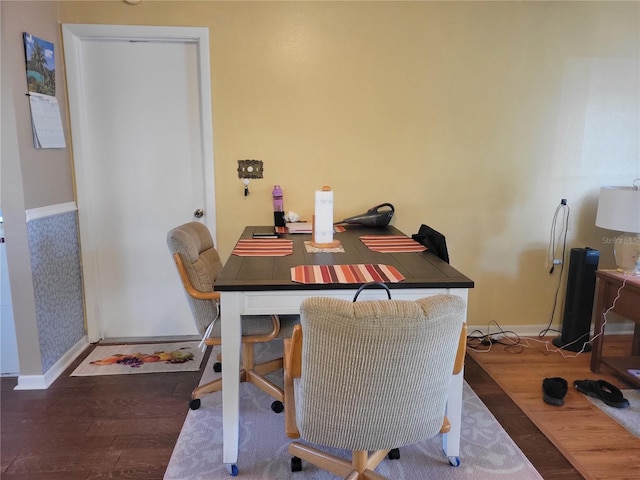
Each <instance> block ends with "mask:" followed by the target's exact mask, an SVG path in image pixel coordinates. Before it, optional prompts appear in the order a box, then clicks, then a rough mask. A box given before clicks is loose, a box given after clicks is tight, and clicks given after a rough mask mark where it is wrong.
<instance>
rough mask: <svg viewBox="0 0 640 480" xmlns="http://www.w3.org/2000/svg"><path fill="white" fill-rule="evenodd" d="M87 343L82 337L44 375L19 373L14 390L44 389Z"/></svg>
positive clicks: (85, 338)
mask: <svg viewBox="0 0 640 480" xmlns="http://www.w3.org/2000/svg"><path fill="white" fill-rule="evenodd" d="M89 345H90V343H89V342H88V341H87V337H86V336H84V337H82V338H81V339H80V340H79V341H78V342H77V343H76V344H75V345H74V346H73V347H71V349H69V350H68V351H67V353H65V354H64V355H63V356H62V357H60V360H58V361H57V362H56V363H55V364H54V365H53V366H52V367H51V368H50V369H49V370H47V372H46V373H45V374H44V375H20V376H19V377H18V384H17V385H16V387H15V388H14V390H46V389H47V388H49V386H50V385H51V384H52V383H53V382H54V381H55V380H56V378H58V377H59V376H60V375H61V374H62V373H63V372H64V371H65V370H66V369H67V367H68V366H69V365H71V363H72V362H73V361H74V360H75V359H76V358H78V356H79V355H80V354H81V353H82V352H84V350H85V349H86V348H87V347H88V346H89Z"/></svg>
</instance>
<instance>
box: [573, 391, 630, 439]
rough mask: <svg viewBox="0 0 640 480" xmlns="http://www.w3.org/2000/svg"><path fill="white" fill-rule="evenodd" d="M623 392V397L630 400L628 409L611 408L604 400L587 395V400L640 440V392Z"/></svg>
mask: <svg viewBox="0 0 640 480" xmlns="http://www.w3.org/2000/svg"><path fill="white" fill-rule="evenodd" d="M621 392H622V396H623V397H624V398H626V399H627V400H629V406H628V407H627V408H614V407H610V406H609V405H607V404H606V403H604V402H603V401H602V400H598V399H597V398H592V397H588V396H586V395H585V398H586V399H587V400H589V401H590V402H591V403H593V404H594V405H595V406H596V407H598V408H599V409H600V410H602V411H603V412H604V413H606V414H607V415H609V416H610V417H611V418H613V419H614V420H615V421H616V422H618V423H619V424H620V425H622V426H623V427H624V428H626V429H627V430H628V431H629V432H631V433H632V434H633V435H635V436H636V437H638V438H640V390H638V389H628V390H621Z"/></svg>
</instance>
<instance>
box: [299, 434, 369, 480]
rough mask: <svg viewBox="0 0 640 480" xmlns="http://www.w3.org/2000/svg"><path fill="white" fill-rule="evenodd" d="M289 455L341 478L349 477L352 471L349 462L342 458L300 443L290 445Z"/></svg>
mask: <svg viewBox="0 0 640 480" xmlns="http://www.w3.org/2000/svg"><path fill="white" fill-rule="evenodd" d="M289 453H290V454H291V455H294V456H296V457H300V458H301V459H303V460H306V461H307V462H309V463H313V464H314V465H317V466H318V467H320V468H322V469H323V470H327V471H328V472H331V473H335V474H336V475H338V476H340V477H343V478H344V477H346V476H347V475H350V474H351V472H352V471H353V466H352V465H351V462H348V461H346V460H344V459H342V458H337V457H334V456H333V455H329V454H328V453H326V452H323V451H322V450H318V449H317V448H313V447H310V446H308V445H304V444H302V443H298V442H292V443H290V444H289ZM356 478H357V477H356Z"/></svg>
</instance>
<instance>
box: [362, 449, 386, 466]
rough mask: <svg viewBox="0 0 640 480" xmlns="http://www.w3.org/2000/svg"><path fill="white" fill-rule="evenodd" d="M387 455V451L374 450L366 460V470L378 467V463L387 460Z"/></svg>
mask: <svg viewBox="0 0 640 480" xmlns="http://www.w3.org/2000/svg"><path fill="white" fill-rule="evenodd" d="M387 453H389V450H376V451H375V452H373V453H372V454H371V455H369V459H368V460H367V468H368V469H369V470H375V469H376V467H377V466H378V465H380V462H382V461H383V460H384V459H385V458H387Z"/></svg>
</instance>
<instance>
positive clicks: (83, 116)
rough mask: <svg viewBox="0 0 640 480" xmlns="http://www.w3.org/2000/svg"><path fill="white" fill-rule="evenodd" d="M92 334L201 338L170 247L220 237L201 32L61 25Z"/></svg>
mask: <svg viewBox="0 0 640 480" xmlns="http://www.w3.org/2000/svg"><path fill="white" fill-rule="evenodd" d="M63 36H64V51H65V61H66V69H67V79H68V80H67V85H68V91H69V106H70V117H71V131H72V141H73V153H74V155H73V156H74V168H75V173H76V188H77V198H78V215H79V228H80V241H81V250H82V258H83V275H84V285H85V298H86V304H87V322H88V337H89V340H90V341H96V340H98V339H100V338H114V337H150V336H176V335H191V334H196V333H197V332H196V329H195V325H194V322H193V318H192V316H191V313H190V311H189V309H188V304H187V301H186V298H185V294H184V290H183V288H182V286H181V284H180V282H179V278H178V275H177V272H176V268H175V265H174V263H173V260H172V258H171V256H170V254H169V251H168V249H167V246H166V240H165V239H166V234H167V232H168V231H169V229H171V228H172V227H174V226H177V225H179V224H182V223H185V222H188V221H192V220H194V219H195V215H194V213H195V212H196V211H197V210H198V209H200V210H202V211H204V213H205V214H204V216H203V217H201V218H200V221H203V222H204V223H205V224H206V225H207V226H208V227H209V229H210V230H211V232H212V235H213V236H214V239H215V214H214V212H215V209H214V192H213V153H212V152H213V148H212V125H211V100H210V98H211V89H210V73H209V53H208V52H209V48H208V47H209V41H208V31H207V29H203V28H177V27H128V26H105V25H71V24H68V25H64V26H63Z"/></svg>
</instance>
